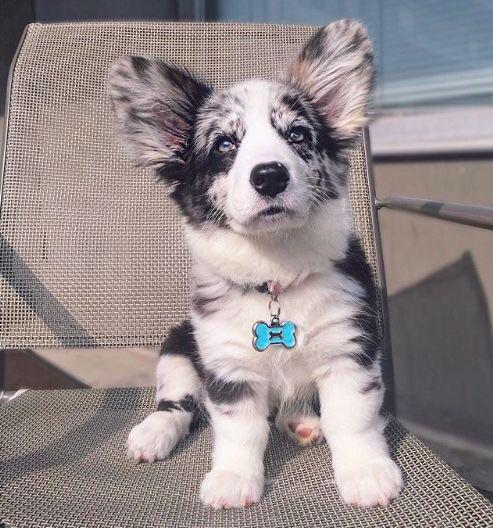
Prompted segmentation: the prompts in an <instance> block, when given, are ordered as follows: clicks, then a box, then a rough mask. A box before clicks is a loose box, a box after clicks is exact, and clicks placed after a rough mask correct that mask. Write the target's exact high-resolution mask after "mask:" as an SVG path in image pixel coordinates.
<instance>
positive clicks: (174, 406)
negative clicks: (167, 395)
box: [157, 400, 183, 412]
mask: <svg viewBox="0 0 493 528" xmlns="http://www.w3.org/2000/svg"><path fill="white" fill-rule="evenodd" d="M157 410H158V411H168V412H170V411H182V410H183V409H182V408H181V407H180V405H179V404H178V402H175V401H173V400H160V401H159V403H158V404H157Z"/></svg>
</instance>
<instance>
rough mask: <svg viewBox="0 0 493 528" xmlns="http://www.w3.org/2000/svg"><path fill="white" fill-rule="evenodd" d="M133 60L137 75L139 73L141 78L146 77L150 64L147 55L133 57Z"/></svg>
mask: <svg viewBox="0 0 493 528" xmlns="http://www.w3.org/2000/svg"><path fill="white" fill-rule="evenodd" d="M131 61H132V67H133V69H134V70H135V72H136V73H137V75H139V77H141V78H144V77H145V76H146V74H147V70H148V69H149V66H150V62H149V59H146V58H145V57H131Z"/></svg>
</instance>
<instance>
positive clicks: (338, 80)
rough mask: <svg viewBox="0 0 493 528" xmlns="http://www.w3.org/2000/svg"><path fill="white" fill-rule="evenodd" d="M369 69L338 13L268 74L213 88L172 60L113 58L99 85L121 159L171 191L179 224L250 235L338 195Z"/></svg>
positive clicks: (361, 36)
mask: <svg viewBox="0 0 493 528" xmlns="http://www.w3.org/2000/svg"><path fill="white" fill-rule="evenodd" d="M372 76H373V69H372V49H371V44H370V42H369V40H368V37H367V34H366V31H365V30H364V28H363V27H362V26H361V25H360V24H359V23H357V22H354V21H348V20H342V21H339V22H335V23H333V24H329V25H328V26H326V27H324V28H323V29H321V30H320V31H319V32H317V33H316V34H315V35H314V36H313V37H312V38H311V39H310V40H309V41H308V42H307V44H306V45H305V47H304V48H303V49H302V51H301V53H300V55H299V56H298V58H297V60H296V61H295V62H294V64H293V65H292V66H291V68H290V69H289V71H288V72H287V73H286V75H285V77H284V78H283V79H282V80H279V81H276V82H271V81H260V80H252V81H247V82H243V83H240V84H237V85H235V86H233V87H231V88H229V89H227V90H225V91H221V92H219V91H215V90H213V89H212V88H211V87H209V86H207V85H206V84H204V83H203V82H201V81H199V80H198V79H196V78H195V77H193V76H192V75H190V74H189V73H188V72H187V71H185V70H183V69H181V68H178V67H176V66H173V65H170V64H167V63H164V62H162V61H159V60H152V59H145V58H141V57H125V58H122V59H120V60H119V61H117V62H116V63H115V64H114V65H113V66H112V68H111V71H110V82H109V84H110V98H111V100H112V103H113V109H114V113H115V116H116V121H117V124H118V129H119V131H120V134H121V135H122V136H123V138H124V141H125V143H126V144H127V146H128V148H129V149H130V151H131V153H132V156H133V158H134V159H135V160H136V161H137V162H138V163H139V164H141V165H144V166H148V167H152V169H153V170H154V171H155V173H156V175H157V177H158V179H159V180H163V181H165V182H168V183H169V184H171V185H172V186H173V187H174V189H173V193H172V196H173V198H174V199H175V200H176V202H177V203H178V204H179V206H180V208H181V211H182V213H183V215H184V216H185V217H186V218H187V220H188V221H189V222H190V223H191V224H194V225H201V226H203V225H204V224H208V225H210V226H211V227H217V228H226V229H233V230H234V231H236V232H239V233H244V234H253V233H255V234H258V233H261V232H268V231H274V230H285V229H289V228H293V227H299V226H301V225H304V224H305V223H306V222H307V221H308V220H309V218H310V216H311V215H312V214H313V212H314V211H316V210H317V208H319V207H320V205H321V204H323V203H327V201H330V200H337V199H338V198H339V197H340V196H341V194H344V192H345V186H346V181H345V178H346V172H347V170H346V169H347V163H346V156H347V151H348V148H349V147H350V146H351V145H352V143H353V142H354V140H355V138H356V137H357V136H358V133H359V130H360V128H361V127H362V126H363V125H364V124H365V123H366V119H367V118H366V113H367V111H366V107H367V100H368V95H369V91H370V87H371V81H372Z"/></svg>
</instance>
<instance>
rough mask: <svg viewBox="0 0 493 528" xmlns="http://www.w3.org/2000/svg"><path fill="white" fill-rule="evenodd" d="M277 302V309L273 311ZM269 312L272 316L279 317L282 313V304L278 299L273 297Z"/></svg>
mask: <svg viewBox="0 0 493 528" xmlns="http://www.w3.org/2000/svg"><path fill="white" fill-rule="evenodd" d="M274 303H275V306H276V311H275V312H273V311H272V306H273V304H274ZM269 312H270V316H271V317H279V316H280V315H281V305H280V303H279V301H278V300H277V299H271V300H270V301H269Z"/></svg>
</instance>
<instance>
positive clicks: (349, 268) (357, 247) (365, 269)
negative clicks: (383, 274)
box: [334, 235, 376, 301]
mask: <svg viewBox="0 0 493 528" xmlns="http://www.w3.org/2000/svg"><path fill="white" fill-rule="evenodd" d="M334 265H335V267H336V269H338V270H339V271H340V272H341V273H344V275H347V276H349V277H351V278H352V279H353V280H355V281H356V282H358V283H359V284H360V285H361V286H363V288H364V290H365V292H366V296H367V297H368V299H369V300H371V301H373V300H374V299H375V298H376V289H375V282H374V280H373V276H372V273H371V269H370V265H369V264H368V261H367V260H366V256H365V254H364V252H363V248H362V247H361V242H360V240H359V238H357V237H356V236H355V235H353V236H351V238H350V239H349V243H348V247H347V249H346V255H345V257H344V258H343V259H341V260H338V261H336V262H335V263H334Z"/></svg>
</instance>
